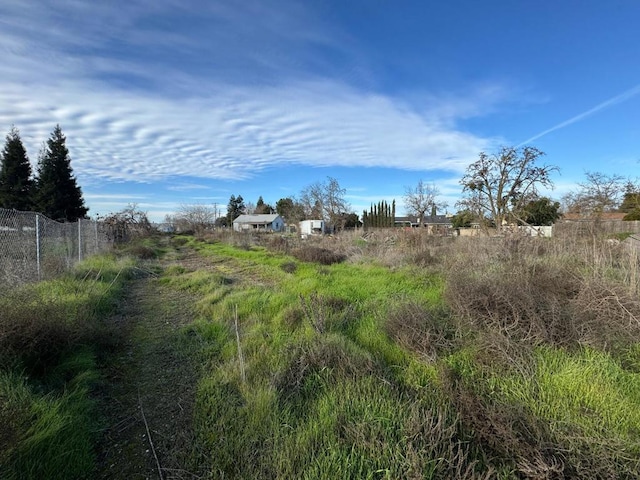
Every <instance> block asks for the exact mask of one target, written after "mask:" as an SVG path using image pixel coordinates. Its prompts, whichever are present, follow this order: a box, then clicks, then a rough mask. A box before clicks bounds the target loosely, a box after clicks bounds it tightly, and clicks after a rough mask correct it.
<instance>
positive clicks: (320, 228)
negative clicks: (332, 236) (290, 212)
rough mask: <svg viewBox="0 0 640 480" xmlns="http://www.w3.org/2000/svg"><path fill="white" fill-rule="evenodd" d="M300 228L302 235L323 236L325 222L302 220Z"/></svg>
mask: <svg viewBox="0 0 640 480" xmlns="http://www.w3.org/2000/svg"><path fill="white" fill-rule="evenodd" d="M298 226H299V228H300V235H322V234H323V233H324V220H302V221H301V222H300V223H299V224H298Z"/></svg>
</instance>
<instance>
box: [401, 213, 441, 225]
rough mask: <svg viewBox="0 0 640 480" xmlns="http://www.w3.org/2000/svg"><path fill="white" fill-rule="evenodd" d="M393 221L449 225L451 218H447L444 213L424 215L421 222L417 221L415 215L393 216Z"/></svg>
mask: <svg viewBox="0 0 640 480" xmlns="http://www.w3.org/2000/svg"><path fill="white" fill-rule="evenodd" d="M395 222H396V223H401V222H404V223H409V222H410V223H413V224H417V223H422V224H423V225H424V224H428V225H434V224H439V225H450V224H451V218H449V217H448V216H446V215H425V217H424V218H423V219H422V222H418V217H416V216H415V215H411V216H408V217H396V218H395Z"/></svg>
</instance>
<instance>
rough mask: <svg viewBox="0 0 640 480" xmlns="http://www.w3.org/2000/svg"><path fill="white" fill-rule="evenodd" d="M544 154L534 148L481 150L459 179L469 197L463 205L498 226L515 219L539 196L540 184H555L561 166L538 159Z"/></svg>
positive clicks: (547, 185)
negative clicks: (555, 174) (553, 175)
mask: <svg viewBox="0 0 640 480" xmlns="http://www.w3.org/2000/svg"><path fill="white" fill-rule="evenodd" d="M542 155H544V153H543V152H542V151H540V150H538V149H537V148H535V147H524V148H522V149H518V148H515V147H502V148H501V149H500V151H499V152H498V153H495V154H490V155H488V154H486V153H484V152H482V153H480V158H479V159H478V160H477V161H476V162H474V163H472V164H471V165H469V166H468V167H467V172H466V173H465V175H464V176H463V177H462V179H461V180H460V184H461V185H462V187H463V190H462V191H463V194H465V195H466V198H465V199H463V200H462V201H461V202H460V204H461V205H462V206H464V207H465V208H467V209H469V210H470V211H472V212H473V213H474V214H477V215H479V216H488V217H489V218H490V220H491V221H493V223H494V224H495V225H496V227H497V228H498V229H500V228H502V225H503V224H504V223H506V222H509V221H514V220H516V218H515V217H516V213H515V212H519V211H522V208H523V206H524V205H525V204H526V203H527V202H529V201H530V200H531V198H532V197H535V196H537V194H538V187H540V186H545V187H552V186H553V182H552V181H551V178H550V176H551V173H552V172H553V171H557V170H558V167H555V166H550V165H543V166H538V165H536V162H537V161H538V159H539V158H540V157H541V156H542Z"/></svg>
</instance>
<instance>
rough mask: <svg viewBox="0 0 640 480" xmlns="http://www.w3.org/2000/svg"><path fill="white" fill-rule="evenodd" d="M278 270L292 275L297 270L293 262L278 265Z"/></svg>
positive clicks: (296, 265)
mask: <svg viewBox="0 0 640 480" xmlns="http://www.w3.org/2000/svg"><path fill="white" fill-rule="evenodd" d="M280 268H281V269H282V270H284V271H285V272H287V273H294V272H295V271H296V270H297V269H298V264H297V263H295V262H284V263H282V264H281V265H280Z"/></svg>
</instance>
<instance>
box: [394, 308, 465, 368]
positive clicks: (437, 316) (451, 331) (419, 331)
mask: <svg viewBox="0 0 640 480" xmlns="http://www.w3.org/2000/svg"><path fill="white" fill-rule="evenodd" d="M384 329H385V332H386V333H387V335H389V337H390V338H392V339H393V340H395V341H396V342H397V343H398V344H400V345H401V346H403V347H404V348H406V349H408V350H411V351H413V352H415V353H417V354H418V355H420V356H422V357H424V358H426V359H428V360H435V359H436V358H437V356H438V355H439V354H441V353H444V352H448V351H450V350H451V348H452V347H453V345H454V344H455V337H456V328H455V326H454V325H453V324H452V323H451V319H450V318H449V314H448V313H447V311H446V310H444V309H443V308H441V307H432V308H428V307H425V306H423V305H420V304H418V303H415V302H412V301H404V302H401V303H399V304H398V305H397V306H395V307H394V308H392V309H391V311H390V312H389V313H388V314H387V317H386V321H385V323H384Z"/></svg>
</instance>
